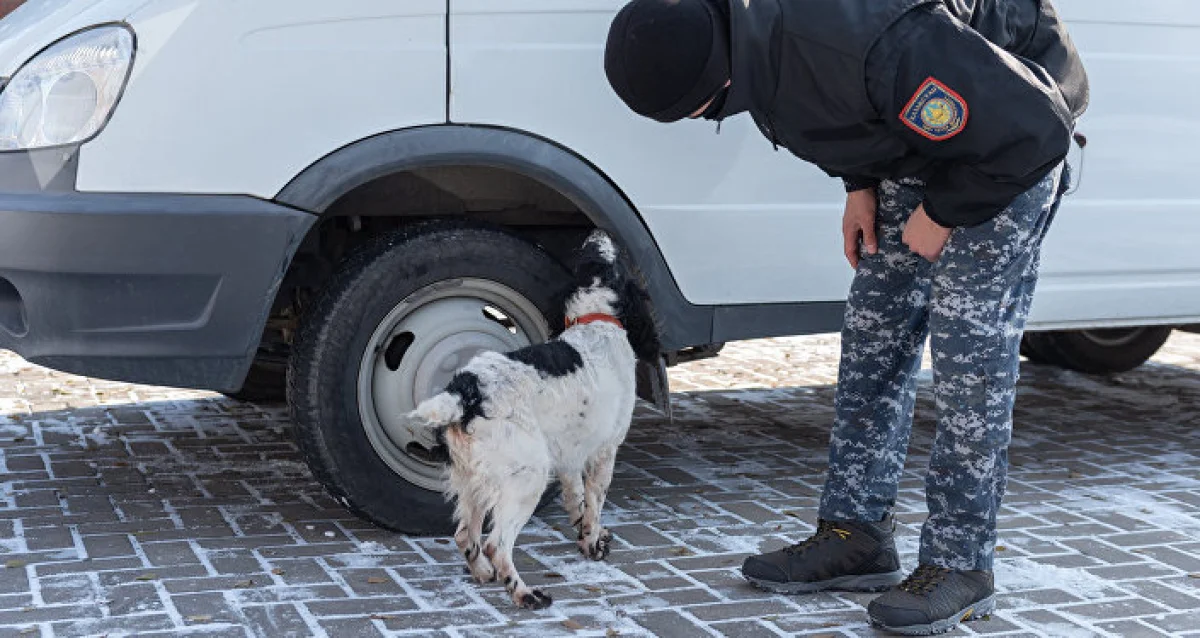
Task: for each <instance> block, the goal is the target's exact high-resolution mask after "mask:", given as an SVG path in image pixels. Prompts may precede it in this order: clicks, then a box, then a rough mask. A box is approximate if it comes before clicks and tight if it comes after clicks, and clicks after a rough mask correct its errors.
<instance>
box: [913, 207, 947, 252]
mask: <svg viewBox="0 0 1200 638" xmlns="http://www.w3.org/2000/svg"><path fill="white" fill-rule="evenodd" d="M950 230H951V229H949V228H946V227H945V226H941V225H939V224H938V223H937V222H935V221H933V220H932V219H930V218H929V214H928V213H926V212H925V205H924V204H922V205H920V206H918V207H917V210H916V211H914V212H913V214H912V217H909V218H908V224H907V225H906V226H905V227H904V245H905V246H908V247H909V249H911V250H912V251H913V252H914V253H917V254H918V255H920V256H922V257H924V258H925V259H928V260H929V261H937V260H938V257H941V256H942V249H944V248H945V247H946V241H947V240H949V239H950Z"/></svg>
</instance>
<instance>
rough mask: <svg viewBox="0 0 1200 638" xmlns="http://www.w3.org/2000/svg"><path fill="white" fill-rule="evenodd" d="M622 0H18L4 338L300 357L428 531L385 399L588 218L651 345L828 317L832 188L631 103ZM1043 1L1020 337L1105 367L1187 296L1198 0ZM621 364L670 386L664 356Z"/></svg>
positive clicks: (306, 404) (6, 117)
mask: <svg viewBox="0 0 1200 638" xmlns="http://www.w3.org/2000/svg"><path fill="white" fill-rule="evenodd" d="M960 1H961V0H960ZM1045 1H1049V0H1045ZM621 4H622V1H621V0H453V2H450V1H448V0H403V1H399V0H342V1H339V2H331V1H330V0H254V1H253V2H247V1H241V2H239V1H234V0H41V1H35V2H30V3H28V4H26V5H25V6H23V7H22V8H20V9H18V10H17V11H16V12H15V13H13V14H11V15H10V16H8V17H7V18H5V19H4V20H2V21H0V76H3V77H4V78H6V79H5V80H4V82H5V83H6V84H5V86H4V88H3V91H2V92H0V348H6V349H11V350H14V351H16V352H17V353H19V354H20V355H22V356H24V357H25V358H26V359H28V360H30V361H33V362H36V363H39V364H43V365H46V366H49V367H52V368H57V369H60V370H66V371H69V372H75V373H79V374H85V375H91V376H95V377H103V378H109V379H118V380H127V381H134V382H145V383H153V384H160V385H175V386H182V387H191V388H204V389H213V390H218V391H221V392H226V393H229V394H232V395H234V396H243V397H257V398H272V397H279V396H281V395H282V393H283V391H284V386H285V382H284V378H285V374H284V371H285V370H287V372H288V374H287V383H286V385H287V390H288V391H287V398H288V400H289V402H290V403H291V407H292V410H293V415H294V418H295V423H296V425H295V428H296V438H297V440H298V441H299V443H300V446H301V447H302V449H303V451H304V453H305V454H306V456H307V460H308V463H309V464H310V466H311V467H312V470H313V472H314V474H315V475H316V476H317V477H318V478H319V479H320V480H321V481H322V482H323V483H324V484H325V485H326V486H327V487H328V488H329V489H330V490H331V492H332V493H333V494H334V495H335V496H336V497H337V498H338V499H339V500H340V501H341V502H342V503H344V504H345V505H346V506H347V507H349V508H350V509H352V510H353V511H355V512H356V513H358V514H359V515H361V516H364V517H366V518H368V519H370V520H372V521H375V522H376V523H379V524H381V525H384V526H386V527H390V528H393V529H398V530H403V531H407V532H414V533H420V532H434V531H444V530H445V527H446V524H447V520H448V516H447V505H446V504H445V503H444V502H443V500H442V498H441V495H440V494H439V493H438V492H437V490H438V487H439V485H440V476H441V465H440V458H439V456H438V449H436V448H435V447H434V446H433V443H432V442H431V441H425V440H418V439H415V438H414V437H413V435H412V434H411V433H406V432H405V431H403V428H401V427H399V426H398V423H397V421H398V419H399V416H400V415H401V414H402V413H403V412H404V411H406V410H407V409H408V408H409V407H410V406H412V405H413V404H414V402H415V400H417V399H419V398H422V397H424V396H426V395H429V394H430V393H432V392H433V391H434V390H435V389H437V388H439V387H440V386H441V385H442V384H443V383H444V382H445V381H446V380H447V379H448V377H449V375H450V374H451V373H452V372H453V371H454V370H455V368H456V367H457V366H458V365H460V364H461V363H463V362H464V361H465V360H466V358H467V357H469V356H470V355H472V354H473V353H475V352H478V351H480V350H484V349H509V348H515V347H517V346H521V345H523V344H527V343H530V342H536V341H539V340H543V339H545V338H547V336H548V335H550V334H551V333H552V328H554V327H556V326H557V325H559V324H560V322H561V318H557V317H556V313H557V312H558V310H559V309H558V308H555V307H554V302H553V296H554V293H556V292H557V290H558V288H559V287H560V286H561V285H562V283H563V280H564V279H563V278H564V273H565V271H564V267H563V265H562V264H563V263H564V261H565V260H566V259H567V258H568V255H569V252H570V250H571V249H572V248H573V247H574V246H576V245H577V243H578V242H579V241H580V239H581V238H582V236H583V235H584V234H585V233H586V232H588V230H589V229H591V228H593V227H596V226H599V227H602V228H605V229H607V230H609V231H610V232H612V233H613V234H614V235H615V236H616V237H617V238H618V239H619V240H620V242H621V243H622V244H623V245H624V247H625V248H626V249H627V251H628V253H629V255H630V256H631V261H632V262H633V265H634V266H635V267H636V268H637V270H638V271H639V272H640V274H641V276H642V278H643V281H644V284H645V286H646V289H647V291H648V292H649V293H650V295H651V297H652V299H653V302H654V310H655V312H656V313H657V315H658V317H659V319H660V322H661V328H662V337H663V342H664V344H665V346H666V348H667V352H665V353H664V355H665V356H664V362H665V364H667V365H669V364H671V363H674V362H677V361H681V360H685V359H688V358H695V357H702V356H711V355H713V354H715V353H716V352H717V350H719V347H720V344H722V343H724V342H728V341H733V340H741V339H750V338H756V337H766V336H775V335H795V334H802V333H817V332H830V331H836V330H838V329H839V327H840V323H841V318H842V310H843V302H844V299H845V296H846V294H847V289H848V285H849V283H850V279H851V270H850V268H849V267H848V266H847V265H846V263H845V260H844V259H843V257H842V254H841V245H842V242H841V238H840V219H841V212H842V206H843V201H844V194H843V192H842V190H841V187H840V184H839V183H838V182H836V181H835V180H832V179H829V178H828V177H826V176H825V175H824V174H823V173H821V172H820V171H818V170H817V169H815V168H813V167H811V166H809V165H806V164H804V163H802V162H800V161H798V160H796V159H795V158H793V157H790V156H789V155H787V154H786V153H785V152H776V151H774V150H773V149H772V147H771V145H770V144H769V143H768V142H767V141H766V140H764V139H763V138H762V136H761V135H760V134H759V133H758V132H757V130H756V129H755V127H754V126H753V124H752V123H751V122H750V121H749V119H748V118H747V117H745V116H742V117H738V118H735V119H733V120H730V121H727V122H726V123H725V124H724V126H723V127H722V130H721V131H720V134H719V135H718V134H717V132H716V130H715V127H714V126H713V125H712V124H711V123H709V122H704V121H699V122H694V121H688V122H684V123H680V124H677V125H672V126H663V125H658V124H656V123H653V122H651V121H648V120H645V119H642V118H639V117H637V116H635V115H633V114H631V113H630V112H629V111H628V109H626V108H625V107H624V106H623V105H622V104H621V103H620V102H619V100H618V99H617V98H616V96H615V95H614V94H613V93H612V91H611V90H610V88H609V86H608V84H607V81H606V80H605V77H604V72H603V67H602V57H603V56H602V47H603V43H604V40H605V35H606V32H607V28H608V25H609V21H610V19H611V17H612V16H613V15H614V14H615V12H616V11H617V9H618V8H619V7H620V5H621ZM1057 5H1058V8H1059V10H1060V11H1061V13H1062V14H1063V15H1064V16H1065V17H1066V19H1067V20H1068V22H1069V24H1070V26H1071V29H1072V35H1073V37H1074V39H1075V41H1076V43H1077V44H1078V46H1079V48H1080V49H1081V51H1082V55H1083V57H1084V59H1085V62H1086V64H1087V67H1088V71H1089V73H1090V76H1091V83H1092V102H1091V108H1090V110H1089V112H1088V114H1087V116H1086V117H1085V119H1084V120H1083V121H1082V122H1081V124H1080V132H1081V134H1082V136H1084V137H1086V139H1087V140H1088V143H1087V144H1086V148H1075V149H1074V150H1073V152H1072V157H1071V161H1072V162H1073V164H1074V166H1075V175H1076V183H1075V184H1073V186H1072V188H1073V190H1074V192H1073V193H1072V194H1071V195H1070V197H1069V198H1068V199H1067V201H1066V204H1065V206H1064V208H1063V210H1062V212H1061V214H1060V217H1059V219H1058V221H1057V225H1056V227H1055V228H1054V230H1053V231H1052V233H1051V236H1050V239H1049V243H1048V245H1047V246H1046V255H1045V262H1044V263H1045V266H1044V273H1045V275H1044V278H1043V281H1042V284H1041V287H1040V291H1039V293H1038V295H1037V299H1036V302H1035V306H1034V311H1033V318H1032V329H1033V330H1036V331H1039V332H1037V333H1036V334H1033V335H1031V337H1030V338H1029V339H1027V341H1026V344H1025V351H1026V354H1027V355H1028V356H1029V357H1031V358H1034V359H1037V360H1040V361H1043V362H1049V363H1056V364H1059V365H1063V366H1067V367H1072V368H1075V369H1079V370H1084V371H1090V372H1106V371H1117V370H1124V369H1128V368H1131V367H1133V366H1136V365H1138V364H1140V363H1141V362H1143V361H1145V360H1146V359H1147V358H1148V357H1149V356H1150V355H1152V354H1153V353H1154V351H1155V350H1156V349H1157V348H1158V347H1159V346H1160V345H1161V344H1162V343H1163V341H1164V340H1165V339H1166V337H1167V335H1168V334H1169V333H1170V330H1171V329H1172V327H1174V326H1180V325H1185V324H1189V323H1193V322H1197V321H1200V250H1198V249H1197V248H1196V243H1197V240H1200V188H1198V187H1197V185H1196V184H1194V183H1193V180H1196V179H1198V176H1200V153H1197V151H1196V149H1198V148H1200V111H1198V110H1197V109H1196V106H1195V105H1196V104H1197V103H1200V88H1197V87H1200V4H1198V3H1195V2H1183V1H1179V0H1144V1H1142V2H1138V3H1130V2H1127V1H1120V2H1118V1H1117V0H1057ZM1082 139H1083V138H1082V137H1081V138H1080V140H1081V141H1082ZM1051 331H1052V332H1051ZM641 372H642V374H641V381H642V383H641V386H642V387H641V388H640V392H641V395H642V396H643V397H645V398H648V399H651V400H655V401H657V402H659V403H660V404H661V403H663V402H664V401H665V397H666V392H665V372H664V369H663V366H662V365H660V366H658V367H657V368H654V367H653V366H645V369H643V370H642V371H641Z"/></svg>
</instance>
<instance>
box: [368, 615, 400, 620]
mask: <svg viewBox="0 0 1200 638" xmlns="http://www.w3.org/2000/svg"><path fill="white" fill-rule="evenodd" d="M368 618H370V619H371V620H394V619H395V618H396V617H395V616H393V615H392V614H371V615H370V616H368Z"/></svg>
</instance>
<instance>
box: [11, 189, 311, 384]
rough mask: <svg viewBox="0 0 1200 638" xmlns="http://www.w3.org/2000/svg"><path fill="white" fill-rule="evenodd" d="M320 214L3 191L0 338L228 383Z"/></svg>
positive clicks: (177, 380)
mask: <svg viewBox="0 0 1200 638" xmlns="http://www.w3.org/2000/svg"><path fill="white" fill-rule="evenodd" d="M72 181H73V180H72ZM72 186H73V184H72ZM315 221H316V218H315V217H314V216H313V215H311V214H308V213H305V212H301V211H297V210H295V209H292V208H288V207H284V206H280V205H277V204H273V203H271V202H267V201H263V200H260V199H256V198H253V197H243V196H195V195H166V194H135V195H124V194H99V193H78V192H74V191H73V189H70V188H61V189H51V190H41V191H39V192H33V191H24V192H19V191H17V192H14V191H12V190H7V189H5V190H0V349H7V350H12V351H14V352H16V353H17V354H19V355H20V356H22V357H24V358H25V359H26V360H28V361H30V362H33V363H36V364H39V365H44V366H46V367H49V368H54V369H57V370H62V371H65V372H71V373H75V374H82V375H87V376H93V377H98V378H103V379H111V380H116V381H128V382H134V383H146V384H154V385H165V386H177V387H186V388H197V389H209V390H217V391H226V392H229V391H236V390H238V389H239V388H240V387H241V384H242V382H243V380H244V378H245V376H246V373H247V371H248V370H249V367H250V364H251V363H252V361H253V358H254V354H255V351H256V350H257V347H258V344H259V340H260V338H261V336H262V331H263V327H264V325H265V323H266V319H267V315H268V314H269V312H270V309H271V305H272V303H273V301H274V297H275V293H276V291H277V290H278V288H279V285H280V282H281V281H282V279H283V276H284V273H285V272H286V271H287V267H288V264H289V263H290V260H291V258H292V255H293V254H294V253H295V250H296V247H297V246H298V244H299V242H300V241H301V240H302V239H303V238H304V235H305V233H306V232H307V231H308V229H309V228H310V227H311V226H312V224H313V223H314V222H315Z"/></svg>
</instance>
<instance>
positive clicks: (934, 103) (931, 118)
mask: <svg viewBox="0 0 1200 638" xmlns="http://www.w3.org/2000/svg"><path fill="white" fill-rule="evenodd" d="M969 113H970V111H969V110H968V108H967V101H966V100H964V99H963V98H962V96H961V95H959V94H957V93H955V92H954V91H952V90H950V87H948V86H946V85H945V84H942V83H941V82H938V81H937V80H935V79H934V78H929V79H928V80H925V82H924V83H923V84H922V85H921V88H919V89H917V92H916V94H914V95H913V97H912V100H910V101H909V102H908V106H906V107H904V111H903V112H902V113H900V121H902V122H904V124H905V125H906V126H908V127H909V128H911V129H912V130H914V131H916V132H918V133H920V134H921V135H923V136H925V137H927V138H929V139H931V140H933V141H935V142H941V141H943V140H948V139H950V138H952V137H954V136H955V135H958V134H959V133H962V130H963V128H965V127H966V126H967V116H968V114H969Z"/></svg>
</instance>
